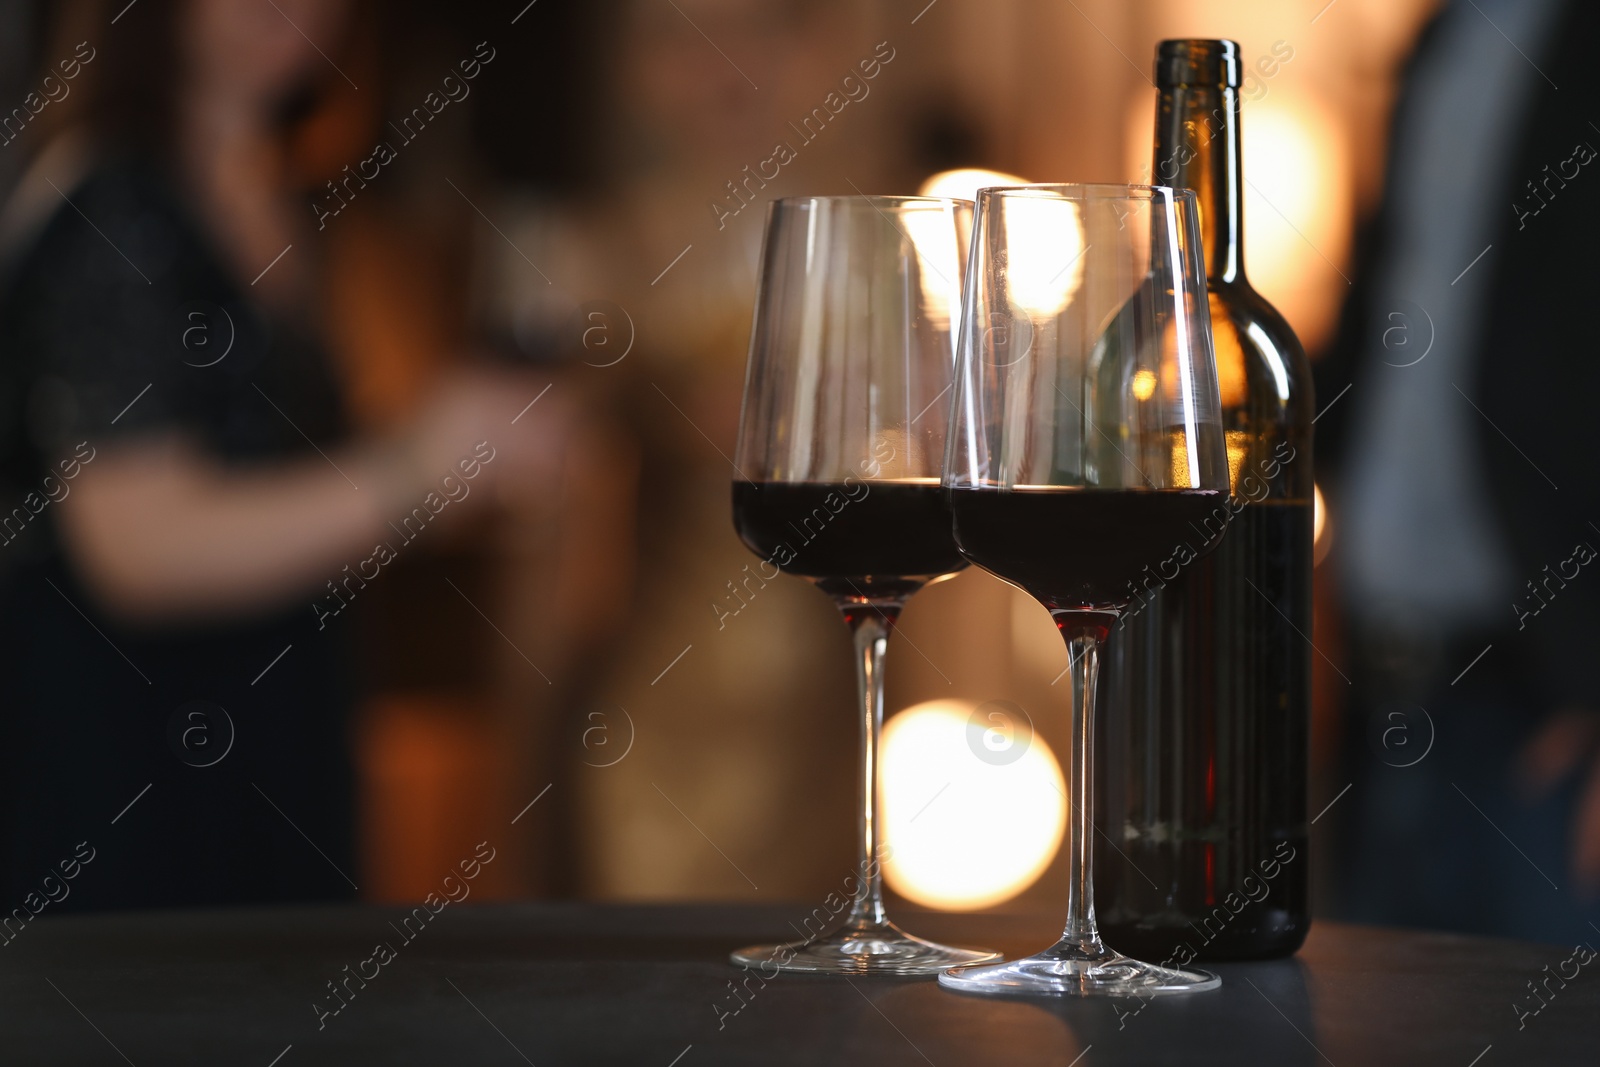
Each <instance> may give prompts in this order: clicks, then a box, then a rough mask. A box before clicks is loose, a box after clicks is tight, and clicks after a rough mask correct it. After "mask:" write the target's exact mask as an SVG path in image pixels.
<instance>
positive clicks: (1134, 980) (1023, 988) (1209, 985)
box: [939, 941, 1222, 997]
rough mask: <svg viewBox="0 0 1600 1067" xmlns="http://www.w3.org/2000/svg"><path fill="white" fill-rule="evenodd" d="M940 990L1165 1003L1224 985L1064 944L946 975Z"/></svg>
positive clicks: (1203, 974)
mask: <svg viewBox="0 0 1600 1067" xmlns="http://www.w3.org/2000/svg"><path fill="white" fill-rule="evenodd" d="M939 984H940V985H942V986H944V987H945V988H946V989H954V990H956V991H957V992H960V993H984V994H989V995H992V996H1055V997H1160V996H1172V995H1174V994H1177V993H1201V992H1204V991H1205V990H1207V989H1216V988H1217V987H1218V986H1220V985H1221V984H1222V979H1221V978H1218V977H1217V976H1216V975H1214V974H1212V973H1211V972H1209V971H1177V970H1173V969H1171V968H1169V967H1158V966H1156V965H1155V964H1153V963H1140V962H1139V961H1138V960H1134V959H1129V958H1128V957H1127V956H1124V955H1123V954H1122V953H1120V952H1114V951H1112V950H1111V949H1108V948H1106V947H1104V946H1103V945H1093V946H1087V947H1085V946H1079V945H1077V944H1073V943H1071V942H1066V941H1063V942H1060V943H1058V944H1056V945H1055V947H1053V948H1050V949H1048V950H1046V951H1044V952H1041V953H1039V954H1038V955H1037V956H1029V957H1028V958H1027V959H1021V960H1014V961H1012V962H1011V963H994V964H988V965H986V966H981V967H958V968H956V969H953V970H949V971H946V972H945V973H943V974H941V975H940V976H939Z"/></svg>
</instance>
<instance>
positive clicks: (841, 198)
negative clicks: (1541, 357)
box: [770, 193, 976, 208]
mask: <svg viewBox="0 0 1600 1067" xmlns="http://www.w3.org/2000/svg"><path fill="white" fill-rule="evenodd" d="M770 203H771V205H772V207H773V208H800V207H810V206H812V205H814V204H820V203H833V204H843V203H865V204H868V205H870V206H872V207H874V208H884V207H900V206H902V205H909V204H976V201H973V200H967V199H965V198H963V197H958V196H913V195H902V194H898V193H846V194H843V195H830V196H780V197H774V198H773V199H772V201H771V202H770Z"/></svg>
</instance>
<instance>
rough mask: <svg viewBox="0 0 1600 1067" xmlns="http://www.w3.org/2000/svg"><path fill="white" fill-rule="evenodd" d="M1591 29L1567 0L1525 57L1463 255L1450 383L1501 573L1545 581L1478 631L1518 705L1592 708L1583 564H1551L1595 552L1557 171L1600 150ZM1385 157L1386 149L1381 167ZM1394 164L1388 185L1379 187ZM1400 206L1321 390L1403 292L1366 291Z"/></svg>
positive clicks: (1581, 225)
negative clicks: (1471, 333)
mask: <svg viewBox="0 0 1600 1067" xmlns="http://www.w3.org/2000/svg"><path fill="white" fill-rule="evenodd" d="M1479 14H1480V13H1478V12H1474V11H1473V10H1471V8H1469V7H1466V6H1464V5H1462V4H1460V3H1453V4H1450V5H1447V6H1446V7H1445V9H1444V10H1443V11H1442V12H1441V13H1440V14H1439V15H1438V16H1437V17H1436V18H1435V20H1434V21H1433V22H1432V23H1430V24H1429V26H1428V28H1427V29H1426V30H1424V32H1423V34H1422V36H1421V38H1420V40H1419V43H1418V45H1417V49H1416V51H1415V53H1413V56H1412V58H1411V61H1410V62H1411V64H1412V65H1415V64H1416V63H1417V62H1418V57H1421V56H1426V55H1427V54H1429V52H1430V51H1431V50H1436V49H1437V48H1438V47H1439V46H1440V45H1439V41H1440V37H1439V33H1438V28H1439V26H1440V25H1442V24H1443V23H1444V20H1446V19H1449V18H1477V17H1479ZM1597 33H1600V6H1596V5H1594V4H1589V3H1577V2H1575V0H1569V2H1567V3H1565V4H1564V5H1563V8H1562V12H1561V15H1560V16H1559V22H1558V26H1557V28H1556V30H1555V32H1553V33H1552V34H1551V41H1552V42H1553V43H1552V45H1551V46H1550V49H1549V54H1548V55H1544V56H1540V57H1538V73H1537V74H1536V75H1534V79H1533V84H1534V86H1535V89H1534V94H1533V96H1532V99H1531V102H1530V106H1529V108H1528V109H1527V111H1526V113H1525V114H1524V115H1523V116H1522V122H1521V124H1520V126H1519V129H1518V133H1517V136H1516V142H1515V144H1516V147H1515V155H1514V157H1513V163H1512V165H1511V167H1510V168H1508V169H1507V171H1506V173H1507V175H1508V178H1507V179H1506V181H1505V182H1504V183H1503V184H1502V186H1501V188H1500V189H1499V190H1498V191H1497V194H1496V196H1495V197H1494V203H1495V204H1496V205H1497V207H1496V209H1495V210H1496V211H1498V212H1499V214H1498V216H1497V217H1498V219H1499V222H1498V228H1497V232H1496V233H1495V236H1494V241H1493V243H1492V244H1491V245H1490V247H1489V248H1488V249H1487V250H1486V252H1485V254H1484V256H1483V261H1482V262H1481V263H1479V264H1477V265H1476V267H1475V269H1476V270H1479V271H1486V272H1488V273H1489V274H1490V277H1491V280H1490V281H1489V283H1488V284H1487V285H1486V287H1485V293H1486V300H1485V305H1484V307H1483V308H1482V309H1481V311H1480V313H1479V314H1480V315H1481V321H1480V323H1479V327H1478V329H1477V330H1476V332H1475V338H1476V344H1475V346H1474V347H1475V350H1474V351H1473V353H1472V354H1471V357H1470V359H1471V367H1472V374H1471V376H1470V378H1463V380H1462V381H1460V382H1459V383H1458V386H1457V387H1458V388H1460V389H1461V390H1462V391H1463V393H1464V394H1465V395H1467V396H1468V397H1469V398H1470V399H1471V401H1472V402H1473V404H1474V405H1476V406H1477V407H1478V409H1479V411H1481V412H1482V418H1480V417H1479V416H1478V415H1477V414H1471V416H1470V418H1469V424H1470V425H1471V426H1472V427H1473V432H1474V433H1475V435H1476V437H1477V445H1478V447H1477V449H1476V452H1477V455H1479V456H1481V457H1482V459H1481V461H1479V462H1478V469H1477V472H1476V473H1477V476H1478V477H1479V478H1481V479H1483V480H1484V482H1485V484H1487V485H1488V487H1489V491H1490V497H1491V500H1492V502H1493V504H1494V507H1495V516H1496V518H1497V520H1498V522H1499V524H1500V527H1501V529H1502V530H1503V531H1504V532H1505V533H1506V535H1507V539H1508V542H1509V548H1510V550H1511V552H1512V554H1513V560H1512V564H1513V566H1512V573H1513V574H1514V575H1515V576H1516V579H1517V580H1518V581H1522V582H1528V581H1532V582H1537V583H1544V582H1545V581H1547V580H1549V581H1550V582H1552V583H1553V584H1552V585H1551V586H1550V587H1549V588H1550V589H1552V590H1554V592H1555V594H1556V595H1554V596H1553V598H1552V599H1551V600H1550V603H1549V604H1548V607H1547V608H1546V609H1543V610H1541V611H1540V613H1539V614H1540V618H1539V622H1538V626H1537V627H1533V626H1531V625H1530V626H1528V627H1527V630H1528V631H1530V632H1531V636H1530V633H1529V632H1522V631H1521V630H1520V629H1519V628H1518V627H1517V626H1516V625H1515V623H1516V620H1517V615H1516V612H1515V610H1514V606H1513V605H1514V603H1522V604H1527V605H1529V606H1536V605H1537V604H1538V603H1539V602H1538V601H1537V600H1535V599H1534V597H1533V596H1532V595H1531V593H1530V592H1529V590H1528V589H1526V588H1521V589H1519V590H1517V592H1516V594H1515V595H1516V597H1517V600H1516V601H1515V602H1512V601H1508V602H1507V604H1506V608H1505V615H1504V619H1505V624H1504V625H1503V626H1502V627H1499V628H1497V629H1496V630H1495V631H1494V632H1493V633H1489V634H1485V635H1484V637H1483V640H1484V642H1485V643H1487V642H1488V641H1490V640H1492V641H1493V642H1494V645H1495V648H1494V655H1495V656H1496V657H1497V658H1503V659H1505V660H1506V661H1507V662H1508V663H1514V664H1515V666H1514V667H1513V668H1511V669H1513V670H1515V671H1517V672H1520V674H1521V677H1522V678H1523V679H1524V681H1525V682H1526V684H1527V685H1528V687H1529V688H1528V695H1527V711H1528V712H1529V713H1530V714H1531V713H1535V712H1537V711H1539V710H1542V709H1545V708H1557V707H1564V706H1578V707H1590V708H1593V707H1600V673H1596V671H1595V669H1594V664H1593V659H1594V653H1595V649H1596V648H1600V583H1596V582H1589V581H1586V580H1584V579H1582V578H1581V577H1580V578H1579V579H1578V580H1576V581H1561V580H1560V576H1559V574H1558V572H1559V571H1560V570H1561V569H1562V568H1563V565H1566V566H1567V568H1568V574H1569V576H1570V573H1571V572H1570V567H1571V566H1572V565H1573V564H1575V563H1581V562H1582V558H1581V557H1577V558H1575V557H1574V549H1575V547H1576V546H1577V545H1579V544H1580V543H1586V544H1587V545H1592V546H1594V547H1595V548H1597V549H1600V525H1595V524H1600V480H1597V479H1596V478H1595V477H1594V460H1593V455H1594V442H1593V439H1592V426H1593V423H1594V417H1593V413H1592V411H1591V408H1592V406H1593V398H1594V397H1595V396H1596V395H1597V393H1600V360H1596V359H1595V358H1594V354H1593V347H1594V324H1593V322H1594V303H1595V294H1596V291H1597V290H1596V286H1597V284H1600V255H1597V247H1600V246H1597V243H1596V239H1597V237H1600V198H1596V197H1595V195H1594V194H1593V192H1592V191H1591V190H1590V189H1589V188H1588V187H1587V186H1585V184H1584V182H1583V174H1584V173H1585V172H1586V171H1587V170H1589V169H1592V168H1591V167H1589V166H1587V165H1582V169H1581V170H1580V173H1579V177H1578V179H1577V180H1572V179H1571V178H1570V174H1571V170H1570V169H1569V170H1568V175H1569V177H1568V178H1567V179H1566V180H1563V179H1561V178H1560V176H1559V174H1558V170H1559V169H1560V167H1561V165H1562V164H1563V163H1564V162H1566V161H1569V160H1570V161H1572V163H1573V164H1575V165H1581V161H1582V160H1584V159H1586V158H1593V157H1592V156H1590V155H1589V151H1590V150H1593V151H1595V152H1597V153H1600V129H1597V128H1596V127H1595V126H1593V125H1591V123H1590V116H1593V115H1597V114H1600V83H1596V81H1595V79H1594V78H1593V77H1592V76H1591V73H1590V70H1591V67H1592V65H1593V57H1592V55H1591V52H1592V50H1593V49H1592V45H1591V43H1590V42H1592V41H1593V40H1594V39H1595V34H1597ZM1402 86H1403V88H1402V93H1401V98H1400V101H1399V103H1398V104H1397V111H1399V110H1400V109H1403V108H1405V107H1406V106H1407V101H1408V100H1409V98H1410V79H1409V78H1406V79H1403V80H1402ZM1557 86H1559V87H1560V88H1559V90H1558V89H1557ZM1580 148H1582V149H1584V151H1583V152H1581V153H1580V152H1578V151H1577V150H1578V149H1580ZM1394 159H1395V153H1393V152H1391V153H1390V160H1391V170H1392V168H1393V160H1394ZM1463 165H1467V164H1463ZM1547 167H1548V168H1549V170H1546V168H1547ZM1551 174H1556V175H1557V176H1556V177H1555V178H1553V179H1552V178H1550V177H1549V176H1550V175H1551ZM1392 177H1393V176H1392V174H1391V175H1390V180H1389V181H1387V182H1386V186H1388V187H1389V188H1391V189H1392V188H1393V185H1394V183H1393V180H1392ZM1546 180H1550V182H1551V185H1550V188H1551V189H1552V190H1554V191H1555V195H1554V196H1551V197H1550V198H1549V203H1548V205H1547V207H1546V208H1544V209H1542V211H1541V215H1540V217H1539V218H1538V219H1537V220H1536V222H1535V220H1533V219H1526V220H1524V219H1523V218H1522V217H1521V216H1520V212H1519V208H1521V209H1522V210H1527V208H1526V207H1523V205H1524V204H1526V205H1528V206H1531V207H1538V206H1539V205H1540V203H1541V201H1540V200H1538V199H1536V198H1535V197H1534V195H1533V194H1532V193H1531V192H1530V191H1529V188H1528V183H1529V182H1535V181H1536V182H1541V183H1542V182H1544V181H1546ZM1542 191H1543V187H1542V186H1541V192H1542ZM1397 210H1398V206H1397V204H1396V203H1395V201H1394V199H1393V197H1392V196H1386V197H1385V199H1384V201H1383V203H1382V204H1381V205H1380V207H1379V210H1378V212H1377V214H1376V215H1375V216H1374V218H1373V219H1372V220H1371V221H1370V222H1369V223H1368V224H1367V225H1366V226H1365V227H1363V230H1362V233H1361V234H1360V236H1359V238H1358V243H1357V256H1356V261H1357V270H1356V271H1355V272H1354V275H1355V279H1356V281H1355V287H1354V289H1353V290H1352V292H1351V296H1350V299H1349V300H1347V301H1346V304H1345V308H1344V312H1343V314H1342V317H1341V320H1340V326H1339V333H1338V337H1337V338H1336V339H1335V342H1334V344H1333V345H1332V347H1331V349H1330V351H1329V353H1328V358H1326V359H1323V360H1321V361H1320V362H1319V363H1318V364H1317V366H1316V374H1317V395H1318V396H1320V397H1326V398H1334V397H1337V396H1338V395H1340V394H1341V393H1342V392H1343V391H1344V390H1345V389H1346V388H1348V387H1352V386H1353V388H1355V389H1361V388H1363V383H1365V382H1366V381H1367V380H1368V379H1369V378H1370V377H1371V376H1372V375H1373V374H1374V373H1376V371H1377V368H1376V367H1375V365H1374V364H1375V363H1376V360H1375V359H1371V358H1365V359H1364V358H1363V357H1366V356H1370V353H1371V352H1373V351H1374V350H1375V349H1376V347H1377V345H1376V342H1377V338H1376V337H1375V336H1374V334H1373V332H1372V326H1371V324H1372V323H1373V321H1374V317H1373V313H1374V308H1375V304H1376V302H1377V301H1380V300H1384V299H1391V300H1392V299H1394V297H1395V296H1397V295H1400V294H1389V295H1385V294H1382V293H1378V292H1376V291H1375V289H1374V283H1375V279H1376V278H1377V277H1378V276H1379V274H1380V272H1379V271H1378V270H1377V269H1376V268H1377V266H1378V265H1379V264H1380V263H1382V262H1384V261H1385V260H1386V259H1387V258H1389V257H1391V256H1393V255H1395V254H1397V249H1395V248H1394V247H1393V240H1392V235H1393V233H1394V232H1395V229H1396V227H1395V226H1394V215H1395V212H1396V211H1397ZM1380 310H1381V309H1380ZM1329 408H1330V410H1329V411H1328V417H1327V418H1320V417H1319V421H1318V424H1317V457H1318V475H1319V478H1325V479H1326V481H1325V482H1324V487H1325V488H1328V489H1330V491H1332V492H1334V493H1336V492H1337V489H1338V477H1339V474H1340V466H1341V463H1342V461H1343V460H1344V458H1345V456H1346V453H1347V452H1348V451H1349V444H1350V442H1349V440H1348V437H1349V434H1350V425H1351V420H1352V418H1353V416H1354V413H1355V410H1356V405H1354V404H1352V403H1351V402H1350V401H1349V399H1348V398H1347V399H1346V400H1345V401H1344V402H1343V403H1340V404H1337V405H1335V404H1332V403H1331V401H1330V402H1329ZM1558 487H1559V488H1558ZM1547 567H1548V568H1549V570H1548V572H1547V571H1546V568H1547ZM1549 575H1556V577H1555V578H1550V577H1548V576H1549ZM1459 669H1460V667H1459V666H1456V667H1454V668H1452V671H1453V670H1459Z"/></svg>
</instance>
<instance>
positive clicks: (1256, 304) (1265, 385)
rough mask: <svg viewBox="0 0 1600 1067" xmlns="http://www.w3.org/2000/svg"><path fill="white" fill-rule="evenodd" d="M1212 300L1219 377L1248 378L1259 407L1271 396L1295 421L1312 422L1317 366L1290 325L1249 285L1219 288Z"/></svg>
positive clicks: (1240, 283)
mask: <svg viewBox="0 0 1600 1067" xmlns="http://www.w3.org/2000/svg"><path fill="white" fill-rule="evenodd" d="M1209 297H1210V304H1211V320H1212V334H1213V337H1214V338H1215V341H1216V350H1217V371H1218V375H1219V377H1221V378H1223V379H1227V378H1228V377H1229V376H1230V375H1229V372H1230V370H1231V371H1232V372H1233V375H1234V376H1236V377H1237V376H1239V375H1241V374H1242V376H1243V379H1244V383H1246V384H1247V385H1248V389H1249V393H1250V394H1251V397H1252V400H1253V401H1254V403H1255V404H1259V403H1261V402H1263V401H1266V400H1267V399H1268V396H1269V395H1270V397H1271V398H1272V399H1275V400H1276V402H1277V405H1279V406H1281V407H1282V408H1283V415H1284V416H1285V417H1287V418H1289V419H1290V420H1291V421H1295V422H1303V421H1304V419H1301V418H1300V417H1299V416H1301V415H1304V416H1305V419H1309V418H1310V407H1311V403H1312V395H1311V393H1312V384H1311V362H1310V360H1309V359H1307V358H1306V351H1305V347H1304V346H1303V345H1302V344H1301V343H1300V339H1299V338H1298V337H1297V336H1295V332H1294V329H1293V327H1291V326H1290V325H1289V323H1288V320H1286V319H1285V318H1284V317H1283V315H1282V314H1281V313H1280V312H1279V311H1278V309H1277V308H1275V307H1273V306H1272V304H1270V303H1269V302H1268V301H1267V299H1266V297H1264V296H1262V295H1261V294H1260V293H1258V292H1257V291H1256V290H1255V289H1254V288H1252V287H1251V286H1250V284H1249V283H1248V282H1245V281H1243V280H1239V281H1235V282H1229V283H1226V284H1220V285H1218V284H1213V285H1212V286H1211V287H1210V289H1209ZM1230 363H1231V364H1233V366H1227V365H1226V364H1230ZM1224 392H1225V393H1226V392H1227V389H1226V388H1225V389H1224ZM1223 404H1224V406H1232V405H1231V404H1230V401H1229V398H1228V397H1227V396H1224V397H1223ZM1253 406H1254V405H1253Z"/></svg>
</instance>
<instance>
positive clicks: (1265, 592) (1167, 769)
mask: <svg viewBox="0 0 1600 1067" xmlns="http://www.w3.org/2000/svg"><path fill="white" fill-rule="evenodd" d="M1241 63H1242V60H1241V56H1240V51H1239V46H1238V45H1237V44H1235V43H1234V42H1232V41H1207V40H1181V41H1163V42H1162V43H1161V45H1160V46H1159V48H1158V49H1157V52H1156V84H1157V88H1158V89H1159V91H1160V106H1159V110H1158V112H1157V116H1156V142H1155V164H1154V175H1153V177H1152V179H1151V180H1152V182H1154V183H1155V184H1159V185H1172V186H1180V187H1184V188H1189V189H1193V190H1195V192H1196V193H1197V195H1198V198H1199V203H1200V216H1201V229H1202V235H1203V237H1204V241H1205V255H1206V268H1207V269H1206V274H1207V284H1208V289H1209V295H1210V304H1211V320H1212V329H1213V333H1214V335H1215V340H1216V354H1217V376H1218V383H1219V386H1220V392H1221V396H1222V407H1223V417H1224V425H1225V430H1226V438H1227V448H1228V466H1229V473H1230V477H1231V481H1232V486H1231V500H1230V504H1229V506H1230V509H1231V510H1232V511H1233V518H1232V520H1231V522H1230V523H1229V525H1228V531H1227V533H1226V534H1225V535H1224V536H1223V538H1222V540H1221V542H1220V544H1219V545H1218V546H1217V548H1216V549H1215V551H1213V552H1212V553H1211V554H1209V555H1207V556H1204V557H1202V558H1201V559H1199V560H1196V561H1195V562H1193V563H1191V564H1189V565H1188V566H1187V567H1182V568H1180V567H1177V566H1176V565H1173V564H1171V563H1170V561H1169V562H1168V563H1163V564H1153V565H1152V567H1151V568H1150V569H1148V570H1147V572H1146V573H1145V575H1143V576H1142V577H1141V580H1140V582H1139V583H1138V587H1137V588H1136V590H1135V598H1134V601H1133V603H1132V604H1131V605H1130V607H1129V610H1128V613H1127V614H1126V615H1125V616H1124V618H1123V621H1122V623H1121V625H1120V626H1119V628H1118V630H1117V631H1116V633H1115V634H1114V635H1113V636H1112V638H1111V640H1110V642H1109V645H1108V660H1109V662H1108V663H1107V668H1108V671H1109V673H1110V678H1109V679H1108V680H1109V681H1110V682H1111V684H1110V685H1109V686H1108V687H1107V697H1108V698H1109V702H1108V704H1107V706H1106V709H1105V713H1104V719H1103V725H1102V728H1101V729H1100V731H1099V737H1100V748H1101V750H1100V753H1099V756H1098V760H1097V763H1098V766H1099V767H1100V768H1101V770H1100V772H1099V775H1098V777H1099V782H1100V796H1099V799H1098V802H1097V804H1096V814H1097V821H1098V822H1099V826H1100V829H1101V831H1102V834H1097V835H1096V842H1095V843H1096V855H1095V861H1094V862H1095V898H1096V901H1097V910H1098V911H1099V920H1100V929H1101V932H1102V934H1103V935H1104V937H1105V940H1106V943H1107V944H1109V945H1111V946H1112V947H1114V948H1116V949H1118V950H1119V951H1122V952H1126V953H1128V954H1130V955H1133V956H1135V957H1138V958H1140V959H1146V960H1151V961H1153V962H1161V961H1163V960H1172V961H1175V962H1179V963H1182V962H1186V961H1187V960H1188V959H1202V960H1203V959H1212V960H1223V959H1259V958H1266V957H1272V956H1284V955H1288V954H1290V953H1292V952H1294V951H1295V950H1296V949H1298V948H1299V947H1300V945H1301V943H1302V942H1303V941H1304V940H1305V936H1306V931H1307V929H1308V927H1309V925H1310V906H1309V900H1308V897H1309V886H1310V869H1309V863H1310V857H1309V856H1308V855H1307V848H1306V833H1307V826H1306V764H1307V745H1308V738H1309V730H1310V711H1311V655H1312V648H1311V644H1310V640H1309V638H1310V635H1311V570H1312V563H1313V560H1312V498H1313V493H1314V490H1313V481H1312V469H1311V419H1312V397H1311V372H1310V367H1309V365H1308V364H1307V362H1306V357H1305V352H1304V350H1303V349H1302V348H1301V346H1300V342H1299V341H1298V340H1296V339H1295V336H1294V332H1293V331H1292V330H1291V329H1290V328H1289V325H1288V323H1286V322H1285V321H1284V319H1283V316H1281V315H1279V314H1278V312H1277V311H1275V310H1274V309H1273V308H1272V306H1271V305H1270V304H1268V303H1267V301H1266V300H1264V299H1263V298H1262V297H1261V295H1260V294H1259V293H1257V292H1256V291H1255V290H1254V289H1253V288H1251V287H1250V283H1249V282H1248V281H1247V280H1246V278H1245V273H1244V259H1243V212H1242V206H1243V204H1242V201H1243V189H1244V176H1243V174H1242V172H1241V169H1240V151H1239V105H1240V97H1239V92H1238V87H1239V84H1240V74H1241Z"/></svg>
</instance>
